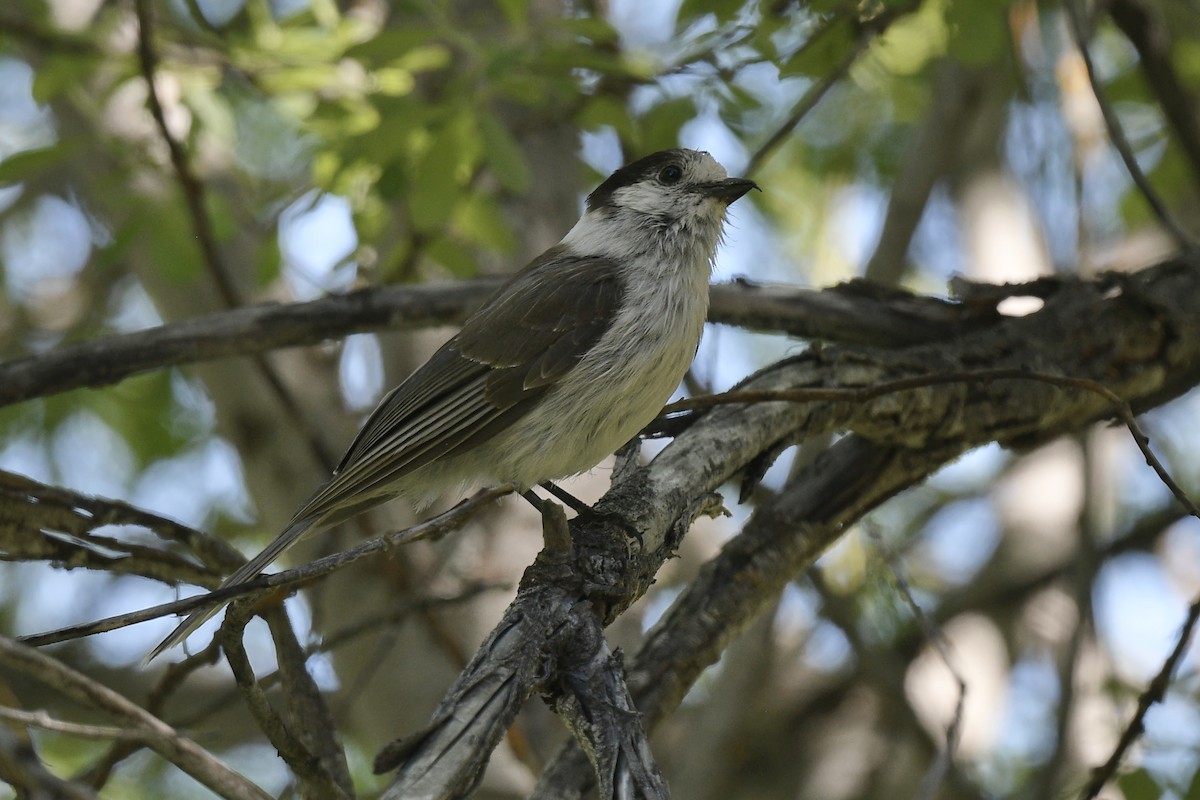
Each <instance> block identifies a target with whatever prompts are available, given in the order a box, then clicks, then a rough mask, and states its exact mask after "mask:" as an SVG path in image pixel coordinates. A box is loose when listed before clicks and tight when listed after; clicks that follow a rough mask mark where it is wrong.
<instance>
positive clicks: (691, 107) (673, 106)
mask: <svg viewBox="0 0 1200 800" xmlns="http://www.w3.org/2000/svg"><path fill="white" fill-rule="evenodd" d="M695 117H696V101H695V100H694V99H693V98H692V97H690V96H688V97H676V98H673V99H671V100H668V101H666V102H665V103H660V104H659V105H657V106H655V107H654V108H652V109H650V110H649V111H647V112H646V113H645V114H644V115H643V116H642V119H641V129H642V137H641V141H640V142H638V145H639V146H640V148H641V149H642V150H643V151H645V152H647V153H650V152H654V151H655V150H663V149H665V148H668V147H675V146H676V145H678V144H679V129H680V128H682V127H683V125H684V123H686V122H689V121H691V120H692V119H694V118H695Z"/></svg>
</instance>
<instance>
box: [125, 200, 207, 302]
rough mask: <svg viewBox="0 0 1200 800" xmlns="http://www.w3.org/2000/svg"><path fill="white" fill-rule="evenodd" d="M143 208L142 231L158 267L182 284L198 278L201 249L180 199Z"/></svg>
mask: <svg viewBox="0 0 1200 800" xmlns="http://www.w3.org/2000/svg"><path fill="white" fill-rule="evenodd" d="M149 202H150V201H149V199H147V204H145V205H143V207H142V208H141V209H139V212H138V213H139V215H140V217H141V219H142V234H143V236H144V237H145V241H146V242H147V244H148V245H149V248H150V255H151V257H152V258H153V259H154V263H155V264H156V265H157V267H158V270H159V271H160V272H161V273H162V274H163V275H165V276H166V277H167V278H168V279H170V280H173V281H177V282H179V283H186V282H188V281H193V280H196V279H197V278H198V277H199V276H200V273H201V272H202V269H203V268H202V264H201V260H200V248H199V245H198V243H197V241H196V232H195V230H194V229H193V228H192V224H191V219H190V218H189V217H188V216H187V214H186V213H185V212H184V208H183V204H182V203H181V202H180V201H179V200H177V199H176V200H171V201H167V202H160V203H159V204H158V205H156V206H150V205H148V203H149Z"/></svg>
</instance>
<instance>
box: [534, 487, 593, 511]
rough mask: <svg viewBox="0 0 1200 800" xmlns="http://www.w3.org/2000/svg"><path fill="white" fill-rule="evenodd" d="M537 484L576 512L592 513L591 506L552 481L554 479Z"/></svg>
mask: <svg viewBox="0 0 1200 800" xmlns="http://www.w3.org/2000/svg"><path fill="white" fill-rule="evenodd" d="M538 486H541V487H542V488H543V489H545V490H546V491H547V492H549V493H550V494H552V495H554V496H555V497H557V498H558V499H559V500H561V501H562V502H563V503H564V504H565V505H566V506H568V507H569V508H570V509H571V510H572V511H574V512H575V513H576V514H590V513H592V507H591V506H589V505H588V504H587V503H585V502H583V501H582V500H580V499H579V498H578V497H576V496H575V495H573V494H571V493H570V492H568V491H567V490H566V489H564V488H562V487H561V486H559V485H558V484H556V483H554V481H542V482H541V483H539V484H538Z"/></svg>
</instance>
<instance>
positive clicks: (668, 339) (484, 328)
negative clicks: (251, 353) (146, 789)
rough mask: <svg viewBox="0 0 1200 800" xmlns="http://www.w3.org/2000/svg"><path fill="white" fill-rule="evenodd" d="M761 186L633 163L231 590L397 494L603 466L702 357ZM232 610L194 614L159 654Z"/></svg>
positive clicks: (688, 161) (387, 414) (689, 161)
mask: <svg viewBox="0 0 1200 800" xmlns="http://www.w3.org/2000/svg"><path fill="white" fill-rule="evenodd" d="M758 188H759V187H758V185H757V184H756V183H755V182H754V181H752V180H749V179H746V178H730V177H728V175H727V173H726V171H725V168H724V167H722V166H721V164H719V163H718V162H717V161H716V159H714V158H713V157H712V156H711V155H710V154H709V153H707V152H703V151H697V150H689V149H682V148H676V149H670V150H663V151H660V152H656V153H653V154H650V155H647V156H645V157H643V158H640V159H638V160H635V161H633V162H631V163H629V164H626V165H625V166H623V167H621V168H620V169H617V170H616V171H615V172H613V173H612V174H611V175H610V176H609V177H608V178H607V179H606V180H604V181H603V182H602V183H600V185H599V186H597V187H596V189H595V190H594V191H592V192H591V193H590V194H589V195H588V196H587V200H586V203H585V208H584V211H583V214H582V216H581V217H580V219H579V221H578V222H577V223H576V224H575V225H574V227H572V228H571V229H570V230H569V231H568V232H567V234H566V235H565V236H564V237H563V238H562V240H561V241H560V242H559V243H558V244H556V245H554V246H553V247H551V248H549V249H548V250H546V251H545V252H544V253H542V254H541V255H540V256H538V257H536V258H534V259H533V261H531V262H530V263H529V264H528V265H526V266H525V267H524V268H523V269H521V270H520V271H518V272H516V273H515V274H513V275H512V276H511V277H510V278H509V279H508V280H507V281H506V282H505V283H504V284H503V285H502V286H501V287H500V288H499V289H497V290H496V292H495V293H494V294H493V295H492V296H491V297H490V298H489V299H488V300H487V301H485V302H484V303H483V305H482V306H480V307H479V309H478V310H477V311H475V312H474V313H473V314H471V315H470V316H469V317H468V318H467V319H466V320H465V322H464V323H463V326H462V328H461V329H460V330H459V332H458V333H457V334H455V335H454V336H453V337H452V338H451V339H450V340H449V341H447V342H446V343H445V344H444V345H443V346H442V347H441V348H440V349H438V350H437V352H435V353H434V354H433V355H432V356H431V357H430V358H429V360H428V361H427V362H425V364H424V365H422V366H421V367H419V368H418V369H417V370H416V371H414V372H413V373H412V374H411V375H409V377H408V378H406V379H405V380H404V381H403V382H401V383H400V384H399V385H398V386H397V387H396V388H395V389H393V390H392V391H391V392H389V393H388V394H387V395H386V396H385V397H384V398H383V399H382V400H381V401H380V403H379V405H378V406H377V407H376V408H375V410H374V411H373V412H372V413H371V414H370V415H369V416H368V418H367V420H366V422H364V423H363V425H362V427H361V428H360V430H359V432H358V434H357V436H356V437H355V438H354V440H353V441H352V442H351V444H350V446H349V448H348V449H347V450H346V454H345V456H344V457H343V458H342V460H341V463H340V464H339V465H338V467H337V469H336V470H334V472H333V475H332V477H331V478H330V479H329V480H328V481H327V482H325V483H324V484H323V485H322V486H320V487H319V488H318V489H317V490H316V492H315V493H314V494H313V495H312V496H311V497H310V498H309V499H308V500H307V501H306V502H305V503H304V504H303V505H302V506H300V508H299V509H298V510H297V511H296V513H295V514H294V515H293V517H292V518H291V520H290V521H289V522H288V524H287V525H286V526H285V528H284V529H283V532H282V533H280V534H279V535H278V536H277V537H276V538H275V539H274V540H273V541H272V542H271V543H270V544H268V545H267V546H266V548H264V549H263V550H262V552H260V553H258V554H257V555H256V556H254V557H253V558H251V559H250V560H249V561H247V562H246V564H245V565H244V566H242V567H241V568H239V569H238V570H236V571H235V572H233V573H232V574H231V575H230V576H229V577H228V578H226V579H225V581H224V582H223V583H222V584H221V588H226V587H229V586H235V585H237V584H241V583H244V582H246V581H249V580H251V579H253V578H255V577H256V576H257V575H258V574H259V573H260V572H262V571H263V570H264V569H266V568H267V567H268V566H270V565H271V564H272V563H273V562H274V561H275V560H276V559H277V558H278V557H279V556H280V555H281V554H282V553H283V552H284V551H285V550H287V549H288V548H290V547H291V546H292V545H294V544H296V542H298V541H300V540H301V539H302V538H304V537H305V536H307V535H309V534H311V533H314V532H316V531H319V530H322V529H325V528H329V527H331V526H333V525H336V524H338V523H340V522H344V521H346V520H348V519H350V518H352V517H354V516H356V515H358V514H360V513H362V512H363V511H366V510H367V509H369V508H372V507H374V506H377V505H379V504H380V503H383V502H386V501H388V500H391V499H394V498H397V497H404V498H406V499H407V500H408V501H409V502H411V503H412V504H413V505H414V506H415V507H417V508H423V507H425V506H427V505H428V503H429V502H430V501H431V500H432V499H433V498H435V497H437V496H438V495H440V494H443V493H446V492H449V491H455V490H462V489H465V488H466V487H468V486H483V485H501V484H504V483H511V484H514V485H515V486H516V487H517V488H518V489H519V490H522V491H523V490H526V489H529V488H531V487H532V486H534V485H537V484H539V483H543V482H546V481H552V480H556V479H559V478H565V477H569V476H571V475H577V474H580V473H582V472H586V471H587V470H589V469H591V468H592V467H594V466H596V464H598V463H599V462H600V461H601V460H603V459H604V458H605V457H606V456H608V455H610V454H611V453H613V452H614V451H616V450H617V449H618V448H620V447H621V446H622V445H624V444H625V443H626V442H627V441H629V440H630V439H631V438H632V437H633V436H635V435H636V434H637V433H638V432H639V431H640V430H641V429H642V428H643V427H645V426H646V425H647V424H649V423H650V422H651V421H652V420H653V419H654V418H655V417H656V416H657V415H658V412H659V411H660V410H661V409H662V407H663V404H664V403H665V402H666V401H667V400H668V399H670V396H671V393H672V392H673V391H674V390H675V389H676V388H677V387H678V386H679V383H680V381H681V380H682V378H683V376H684V374H685V373H686V372H687V370H688V368H689V367H690V366H691V362H692V360H693V359H694V358H695V355H696V350H697V348H698V347H699V343H700V337H701V333H702V331H703V327H704V321H705V318H706V317H707V312H708V282H709V276H710V274H711V271H712V268H713V265H714V260H715V257H716V251H717V245H718V244H719V242H720V241H721V239H722V236H723V226H724V223H725V219H726V211H727V209H728V207H729V205H730V204H731V203H733V202H734V201H736V200H737V199H738V198H740V197H742V196H743V195H745V194H746V193H747V192H749V191H750V190H751V189H758ZM221 607H222V604H216V603H214V604H213V606H211V607H206V608H201V609H200V610H198V611H195V612H193V613H192V614H191V615H189V616H188V617H186V618H185V619H184V620H183V621H182V622H181V623H180V624H179V625H178V627H176V628H175V630H173V631H172V632H171V633H170V635H168V636H167V637H166V638H165V639H163V640H162V642H160V643H159V644H158V646H156V647H155V648H154V650H153V651H152V652H151V653H150V654H149V655H148V656H147V657H146V661H147V662H149V661H150V660H151V659H153V658H155V657H157V656H158V655H160V654H161V653H162V652H164V651H165V650H167V649H169V648H171V647H173V646H175V645H177V644H179V643H180V642H182V641H183V640H184V639H186V638H187V637H188V636H189V635H190V634H191V633H192V632H193V631H194V630H195V629H196V628H197V627H199V626H200V625H201V624H202V623H203V622H205V621H206V620H208V619H209V618H211V617H212V616H214V615H215V614H216V613H217V612H218V611H220V609H221Z"/></svg>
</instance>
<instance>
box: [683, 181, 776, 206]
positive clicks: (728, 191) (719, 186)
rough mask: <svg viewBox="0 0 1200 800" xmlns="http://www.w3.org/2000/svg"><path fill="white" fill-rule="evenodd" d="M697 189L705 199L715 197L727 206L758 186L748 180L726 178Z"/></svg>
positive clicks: (701, 185)
mask: <svg viewBox="0 0 1200 800" xmlns="http://www.w3.org/2000/svg"><path fill="white" fill-rule="evenodd" d="M697 188H698V189H699V190H700V193H701V194H703V195H704V196H705V197H715V198H717V199H718V200H723V201H725V205H729V204H730V203H732V202H733V201H734V200H737V199H738V198H739V197H741V196H742V195H744V194H745V193H746V192H748V191H750V190H751V189H758V184H757V183H755V182H754V181H752V180H750V179H749V178H726V179H725V180H723V181H713V182H712V183H702V184H700V185H699V186H698V187H697ZM758 190H759V191H760V192H761V191H762V189H758Z"/></svg>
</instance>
